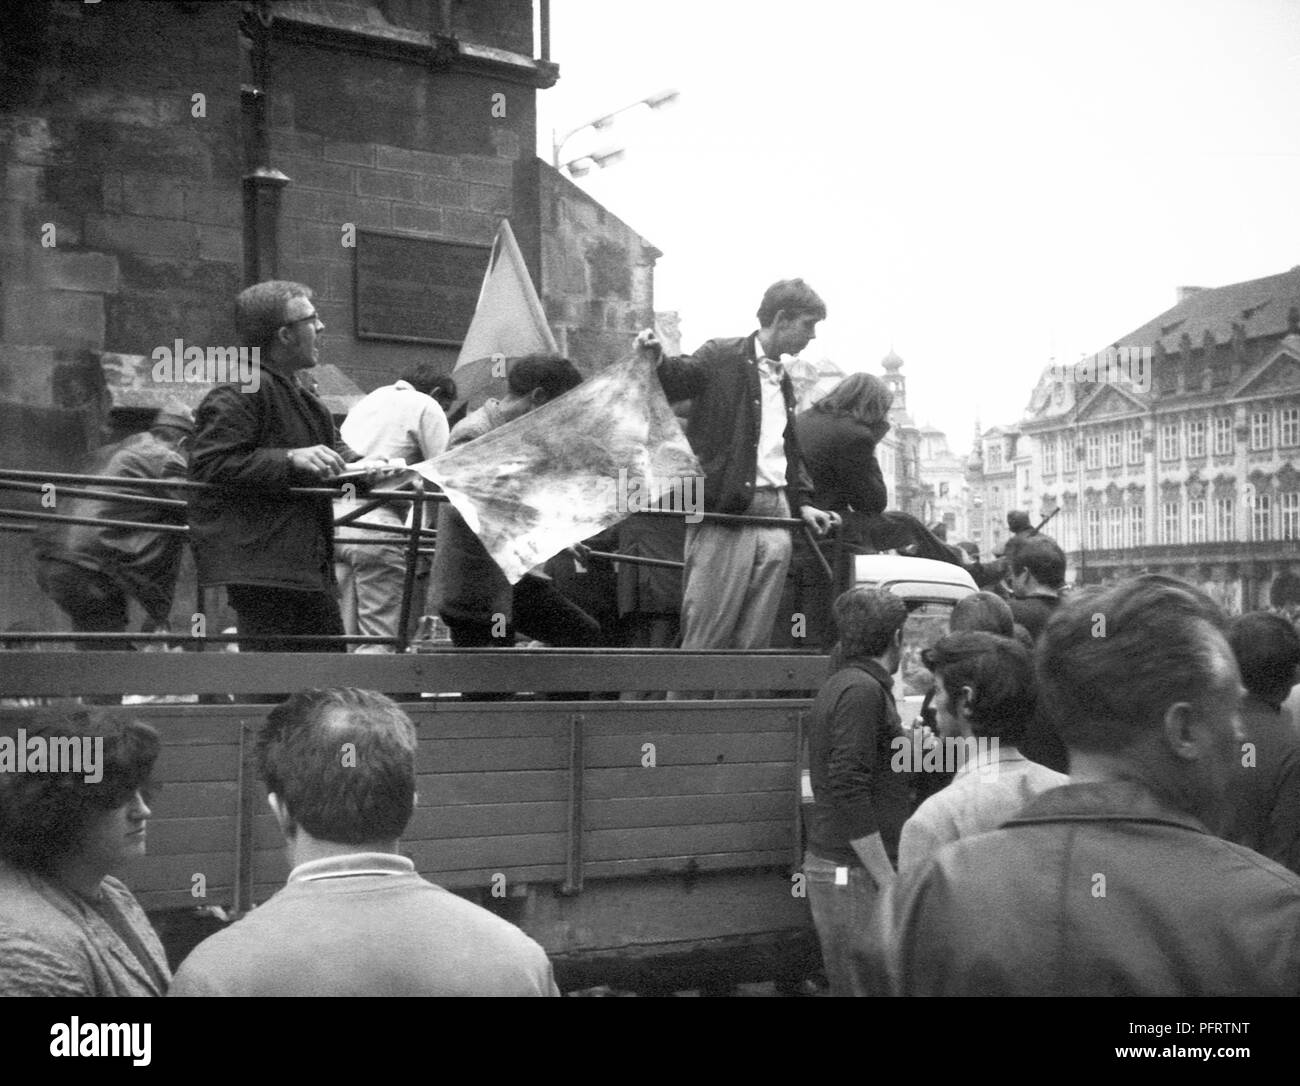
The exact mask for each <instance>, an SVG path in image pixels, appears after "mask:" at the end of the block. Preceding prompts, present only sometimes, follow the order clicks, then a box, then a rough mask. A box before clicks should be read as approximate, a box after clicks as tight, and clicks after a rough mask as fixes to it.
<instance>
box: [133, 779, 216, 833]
mask: <svg viewBox="0 0 1300 1086" xmlns="http://www.w3.org/2000/svg"><path fill="white" fill-rule="evenodd" d="M237 800H238V796H237V795H236V792H235V782H234V779H233V778H232V779H231V780H228V781H161V787H160V788H159V789H158V792H157V795H156V796H155V797H154V798H153V800H151V801H150V804H149V805H150V807H152V808H153V811H154V817H155V820H157V819H169V818H205V817H207V818H212V817H217V816H219V815H230V816H232V817H233V816H234V813H235V803H236V802H237ZM152 824H153V823H152V822H151V823H150V825H151V826H152Z"/></svg>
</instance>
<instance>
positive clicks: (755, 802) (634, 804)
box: [471, 792, 790, 830]
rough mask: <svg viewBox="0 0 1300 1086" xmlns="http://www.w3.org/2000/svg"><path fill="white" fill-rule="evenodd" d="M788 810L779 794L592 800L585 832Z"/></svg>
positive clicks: (745, 818)
mask: <svg viewBox="0 0 1300 1086" xmlns="http://www.w3.org/2000/svg"><path fill="white" fill-rule="evenodd" d="M789 808H790V798H789V796H786V795H783V794H782V793H780V792H742V793H739V794H733V795H705V796H639V797H637V798H635V799H604V800H593V801H591V802H590V803H588V804H587V829H588V830H614V829H623V828H628V827H634V826H690V825H702V824H707V823H721V822H751V821H753V822H767V821H776V820H778V819H781V818H784V817H785V816H786V815H787V813H788V811H789ZM471 809H472V808H471Z"/></svg>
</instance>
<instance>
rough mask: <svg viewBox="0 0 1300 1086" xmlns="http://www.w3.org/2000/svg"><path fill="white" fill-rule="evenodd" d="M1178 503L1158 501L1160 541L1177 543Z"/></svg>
mask: <svg viewBox="0 0 1300 1086" xmlns="http://www.w3.org/2000/svg"><path fill="white" fill-rule="evenodd" d="M1178 514H1179V508H1178V503H1177V502H1176V501H1175V502H1161V503H1160V542H1161V543H1177V542H1178Z"/></svg>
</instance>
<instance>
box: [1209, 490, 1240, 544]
mask: <svg viewBox="0 0 1300 1086" xmlns="http://www.w3.org/2000/svg"><path fill="white" fill-rule="evenodd" d="M1236 535H1237V500H1236V499H1235V498H1215V499H1214V538H1215V539H1217V540H1218V541H1219V542H1221V543H1231V542H1233V541H1234V539H1235V537H1236Z"/></svg>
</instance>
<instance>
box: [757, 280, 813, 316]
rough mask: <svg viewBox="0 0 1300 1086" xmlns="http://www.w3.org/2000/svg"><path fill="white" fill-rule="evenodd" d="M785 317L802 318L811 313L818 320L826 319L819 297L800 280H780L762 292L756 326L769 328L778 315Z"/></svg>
mask: <svg viewBox="0 0 1300 1086" xmlns="http://www.w3.org/2000/svg"><path fill="white" fill-rule="evenodd" d="M781 312H784V313H785V315H786V316H787V317H797V316H802V315H803V314H805V313H811V314H813V315H814V316H816V318H817V319H818V320H822V321H824V320H825V319H826V303H825V302H823V301H822V300H821V297H820V295H818V293H817V292H816V291H815V290H813V288H812V287H810V286H809V285H808V284H807V283H805V282H804V281H803V280H802V279H782V280H781V281H780V282H777V283H773V284H772V285H771V286H770V287H768V288H767V290H766V291H764V292H763V301H762V302H761V303H760V304H759V307H758V326H759V327H760V328H769V327H771V325H772V322H773V321H775V320H776V315H777V314H778V313H781Z"/></svg>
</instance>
